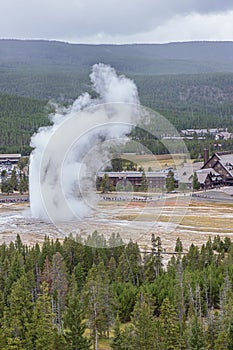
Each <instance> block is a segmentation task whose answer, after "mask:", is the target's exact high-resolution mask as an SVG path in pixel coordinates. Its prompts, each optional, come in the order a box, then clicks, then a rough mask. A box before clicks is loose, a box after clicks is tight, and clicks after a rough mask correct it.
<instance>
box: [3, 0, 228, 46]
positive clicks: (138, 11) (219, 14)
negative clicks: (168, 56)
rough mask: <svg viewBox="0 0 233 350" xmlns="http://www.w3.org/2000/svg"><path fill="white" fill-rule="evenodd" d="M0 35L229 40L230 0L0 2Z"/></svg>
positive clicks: (112, 40)
mask: <svg viewBox="0 0 233 350" xmlns="http://www.w3.org/2000/svg"><path fill="white" fill-rule="evenodd" d="M0 37H1V38H22V39H55V40H62V41H69V42H75V43H132V42H148V43H156V42H170V41H188V40H233V1H232V0H221V1H220V0H21V1H18V0H7V1H3V0H2V3H1V11H0Z"/></svg>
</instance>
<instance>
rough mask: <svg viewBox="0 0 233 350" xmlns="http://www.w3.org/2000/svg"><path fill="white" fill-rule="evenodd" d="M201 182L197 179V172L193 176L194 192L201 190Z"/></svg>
mask: <svg viewBox="0 0 233 350" xmlns="http://www.w3.org/2000/svg"><path fill="white" fill-rule="evenodd" d="M200 186H201V185H200V182H199V181H198V178H197V173H196V171H195V172H194V174H193V184H192V187H193V189H194V190H199V188H200Z"/></svg>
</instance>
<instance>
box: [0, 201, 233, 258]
mask: <svg viewBox="0 0 233 350" xmlns="http://www.w3.org/2000/svg"><path fill="white" fill-rule="evenodd" d="M174 200H175V198H174V197H170V198H169V199H168V200H167V201H166V204H165V206H164V207H163V209H162V210H161V206H160V202H159V201H157V202H151V203H149V204H148V205H146V206H145V204H144V203H140V202H131V203H127V204H125V203H123V202H112V201H111V202H103V201H99V203H98V205H97V207H96V211H94V212H93V213H92V214H91V215H89V216H88V217H87V218H85V220H83V221H82V222H80V223H79V225H78V229H77V226H76V232H78V233H79V234H80V235H81V236H82V237H87V235H88V234H91V233H92V232H93V231H95V230H97V231H98V232H99V233H102V234H104V235H105V236H106V237H109V236H110V235H111V233H112V232H115V233H117V232H118V233H120V235H121V236H122V237H123V238H124V240H126V241H127V240H129V239H130V238H131V239H133V240H134V241H137V242H138V243H139V245H140V246H141V247H149V246H150V237H151V233H155V234H156V235H159V236H160V237H161V239H162V243H163V246H164V248H165V249H166V251H167V252H172V251H173V249H174V245H175V241H176V239H177V237H180V238H181V240H182V242H183V245H184V248H185V249H187V248H188V247H189V246H190V244H191V243H192V242H193V243H194V244H197V245H201V244H202V243H204V242H206V241H207V240H208V238H209V236H212V237H214V236H215V235H218V234H219V235H220V236H223V237H225V236H229V237H230V238H231V239H233V204H231V203H229V204H228V203H214V202H213V203H211V202H206V201H205V200H202V201H197V200H193V201H192V202H191V203H190V205H189V208H188V210H187V211H186V214H185V216H184V217H182V215H183V212H184V207H183V206H182V202H181V205H180V206H177V210H176V213H175V216H176V217H175V219H174V221H175V222H176V219H177V217H178V218H179V219H181V222H180V223H179V225H178V226H177V227H176V224H175V223H174V222H172V220H171V213H172V211H173V209H174ZM28 211H29V207H28V206H27V205H26V204H7V205H1V207H0V243H3V242H6V243H9V242H10V241H11V240H14V239H15V237H16V235H17V234H20V236H21V238H22V240H23V241H24V242H26V243H27V244H29V245H31V244H33V243H35V242H38V243H41V242H42V241H43V239H44V236H45V234H46V235H49V236H50V237H51V238H54V239H56V238H59V239H63V238H64V235H63V233H61V232H59V231H57V229H56V227H55V226H53V225H52V224H48V223H44V222H42V221H40V220H36V219H32V218H30V217H29V216H28ZM142 212H143V213H142ZM172 215H174V213H173V214H172ZM179 216H180V217H179ZM155 218H156V221H155ZM170 220H171V221H170ZM169 221H170V222H169ZM173 229H174V230H173ZM70 230H71V231H72V230H73V227H70ZM67 234H68V232H67Z"/></svg>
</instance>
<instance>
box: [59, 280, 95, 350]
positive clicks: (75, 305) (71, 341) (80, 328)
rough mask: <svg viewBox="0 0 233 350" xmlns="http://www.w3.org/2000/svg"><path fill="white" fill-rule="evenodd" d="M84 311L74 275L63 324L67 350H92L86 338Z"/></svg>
mask: <svg viewBox="0 0 233 350" xmlns="http://www.w3.org/2000/svg"><path fill="white" fill-rule="evenodd" d="M83 320H84V310H83V305H82V302H81V299H80V295H79V291H78V287H77V284H76V281H75V276H74V275H72V285H71V289H70V292H69V296H68V304H67V307H66V309H65V313H64V317H63V322H64V325H63V326H64V332H65V339H66V343H67V345H66V347H67V350H77V349H82V350H87V349H90V344H89V341H88V339H87V338H86V337H85V336H84V332H85V329H86V325H85V323H84V322H83Z"/></svg>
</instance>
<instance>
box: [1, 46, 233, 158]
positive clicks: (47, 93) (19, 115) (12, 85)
mask: <svg viewBox="0 0 233 350" xmlns="http://www.w3.org/2000/svg"><path fill="white" fill-rule="evenodd" d="M98 62H103V63H107V64H111V65H112V66H113V67H114V68H116V70H117V72H118V73H120V74H121V73H123V74H126V75H127V76H128V77H130V78H132V79H133V80H134V81H135V83H136V85H137V87H138V91H139V96H140V100H141V103H142V104H143V105H145V106H148V107H150V108H152V109H155V110H156V111H158V112H160V113H161V114H162V115H164V116H165V117H166V118H168V119H169V120H170V121H171V122H172V123H173V124H174V126H175V127H176V128H177V129H178V130H181V129H185V128H210V127H227V128H228V129H229V131H233V127H232V119H233V43H231V42H216V43H211V42H199V43H198V42H196V43H195V42H194V43H172V44H161V45H72V44H67V43H61V42H48V41H20V40H0V106H1V107H0V126H1V129H0V130H1V131H0V133H1V134H0V147H1V152H3V151H5V152H13V151H17V152H23V153H25V154H28V152H29V151H30V149H29V148H28V145H29V139H30V136H31V135H32V134H33V132H34V131H35V130H36V129H37V128H38V126H40V125H42V124H44V125H47V124H48V119H47V117H46V113H47V111H45V110H44V109H43V106H46V104H47V102H48V101H49V100H50V99H55V100H56V101H59V102H61V103H65V104H69V103H72V101H74V99H75V98H77V97H78V96H79V95H80V94H82V93H83V92H85V91H87V92H89V93H90V94H92V93H93V91H92V90H91V86H90V81H89V77H88V75H89V74H90V71H91V66H92V65H93V64H94V63H98ZM9 95H11V97H10V96H9ZM20 96H21V97H23V98H20ZM25 97H26V98H25ZM10 99H11V100H10ZM9 101H10V102H9ZM27 104H28V106H26V105H27ZM19 105H21V107H19ZM32 105H34V109H33V108H32ZM22 106H24V107H22ZM6 108H7V112H6ZM24 108H25V112H24ZM4 110H5V111H4ZM47 114H48V113H47Z"/></svg>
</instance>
